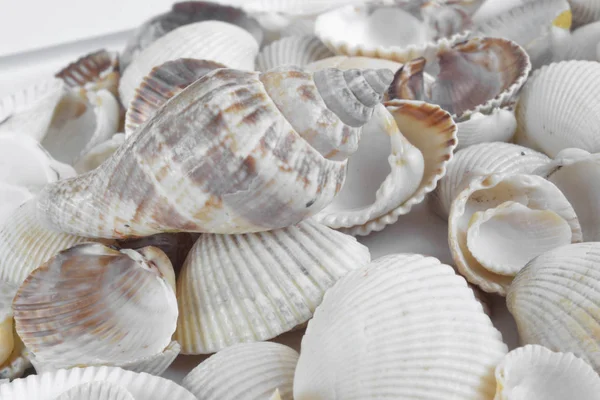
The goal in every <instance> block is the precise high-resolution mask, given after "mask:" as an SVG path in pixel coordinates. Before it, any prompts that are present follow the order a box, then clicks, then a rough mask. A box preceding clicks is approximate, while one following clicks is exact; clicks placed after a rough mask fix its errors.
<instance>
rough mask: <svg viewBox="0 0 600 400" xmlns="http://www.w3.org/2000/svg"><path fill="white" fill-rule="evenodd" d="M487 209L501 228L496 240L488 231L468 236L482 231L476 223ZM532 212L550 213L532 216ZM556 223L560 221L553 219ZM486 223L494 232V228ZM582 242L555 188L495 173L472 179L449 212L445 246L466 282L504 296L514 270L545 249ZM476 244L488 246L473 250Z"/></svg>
mask: <svg viewBox="0 0 600 400" xmlns="http://www.w3.org/2000/svg"><path fill="white" fill-rule="evenodd" d="M514 203H520V204H518V205H517V204H514ZM515 206H516V207H515ZM520 206H523V207H520ZM507 207H509V208H507ZM502 208H504V209H503V211H504V212H501V211H502V210H501V209H502ZM494 209H495V210H494ZM527 209H528V210H527ZM489 210H494V212H495V213H496V214H497V215H496V218H497V220H496V224H495V226H496V227H497V228H498V229H500V230H499V231H498V232H497V236H496V235H494V234H493V233H491V232H487V233H485V232H472V231H471V230H472V229H476V230H479V231H481V225H480V224H481V223H482V222H485V220H484V221H477V218H484V219H486V218H490V217H492V215H486V214H485V213H486V212H489ZM536 211H542V212H544V211H549V213H545V214H539V213H538V214H535V212H536ZM478 213H484V214H483V215H481V214H478ZM511 213H517V217H511V216H510V214H511ZM560 219H562V220H563V221H557V220H560ZM560 222H564V223H565V224H566V225H567V226H566V228H567V229H570V231H571V232H570V233H571V234H570V235H568V234H567V235H566V236H565V234H564V229H562V228H564V227H563V226H561V224H560ZM519 224H522V226H520V227H519ZM491 225H492V228H493V227H494V224H493V223H492V224H491ZM563 225H564V224H563ZM519 228H520V229H519ZM487 229H490V228H489V227H488V228H487ZM557 231H558V232H557ZM471 234H473V235H478V234H486V235H487V236H488V238H487V240H490V241H492V243H489V242H487V240H480V241H479V243H475V240H476V239H475V238H473V237H470V235H471ZM495 236H496V237H495ZM581 240H582V234H581V226H580V224H579V220H578V219H577V215H576V214H575V210H573V207H572V206H571V204H570V203H569V201H568V200H567V199H566V197H565V196H564V195H563V194H562V193H561V191H560V190H559V189H558V188H557V187H556V186H554V185H553V184H552V183H550V182H548V181H547V180H545V179H544V178H542V177H540V176H535V175H518V174H495V175H489V176H481V177H478V178H474V179H473V180H471V181H470V183H469V185H468V187H467V188H466V189H464V190H463V191H462V192H460V193H459V194H458V196H457V197H456V198H455V199H454V201H453V202H452V207H451V208H450V216H449V218H448V243H449V245H450V251H451V252H452V258H453V259H454V262H455V264H456V267H457V268H458V271H459V272H460V273H461V274H462V275H463V276H464V277H465V278H466V279H467V280H468V281H469V282H471V283H473V284H475V285H477V286H479V287H480V288H481V289H483V290H484V291H486V292H489V293H498V294H500V295H502V296H504V295H506V291H507V290H508V287H509V285H510V283H511V281H512V280H513V278H514V276H515V275H516V273H517V272H518V270H520V269H521V268H522V267H524V266H525V264H526V263H527V262H529V261H530V260H531V259H532V258H534V257H535V256H537V255H539V254H541V253H542V252H544V251H546V250H548V249H549V248H548V246H549V245H554V246H556V245H558V246H560V245H563V244H568V243H577V242H581ZM476 245H479V246H482V245H486V246H489V248H488V249H487V251H485V250H484V249H481V248H479V249H478V251H475V249H474V247H475V246H476ZM520 246H523V247H520ZM529 246H531V248H530V247H529ZM550 248H552V246H551V247H550ZM519 263H520V264H519ZM509 265H510V268H509V267H508V266H509ZM519 265H520V267H519Z"/></svg>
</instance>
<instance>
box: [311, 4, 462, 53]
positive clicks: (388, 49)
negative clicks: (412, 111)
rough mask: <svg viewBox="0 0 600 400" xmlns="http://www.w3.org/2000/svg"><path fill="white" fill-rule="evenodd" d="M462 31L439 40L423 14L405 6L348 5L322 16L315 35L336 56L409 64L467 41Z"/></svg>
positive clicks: (317, 22)
mask: <svg viewBox="0 0 600 400" xmlns="http://www.w3.org/2000/svg"><path fill="white" fill-rule="evenodd" d="M412 6H413V5H409V6H408V8H411V7H412ZM461 22H462V21H461ZM438 25H442V26H443V25H445V24H438ZM463 28H464V27H462V26H461V27H460V29H459V30H458V31H457V32H452V33H453V35H452V36H451V37H441V38H437V37H436V36H438V32H435V29H433V28H432V27H430V26H428V25H427V23H426V22H424V21H423V16H422V15H421V13H420V10H416V11H414V10H410V9H406V7H403V5H402V4H398V5H396V6H383V5H376V4H372V5H361V6H351V5H348V6H345V7H342V8H339V9H335V10H332V11H329V12H327V13H324V14H321V15H320V16H319V17H318V18H317V20H316V23H315V34H316V35H317V36H318V37H319V39H321V40H322V41H323V43H325V45H326V46H327V47H329V48H330V49H331V50H332V51H333V52H335V53H336V54H343V55H348V56H366V57H374V58H384V59H388V60H392V61H397V62H406V61H408V60H412V59H414V58H417V57H421V56H430V55H431V54H432V53H434V52H435V49H436V48H437V47H438V46H440V45H442V44H448V45H451V44H454V43H458V42H460V41H462V40H464V39H465V38H466V37H467V36H468V33H467V32H462V31H463V30H464V29H463Z"/></svg>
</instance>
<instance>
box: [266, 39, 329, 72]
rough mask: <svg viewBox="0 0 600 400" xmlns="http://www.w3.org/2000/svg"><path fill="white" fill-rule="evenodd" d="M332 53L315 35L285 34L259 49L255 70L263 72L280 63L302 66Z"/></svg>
mask: <svg viewBox="0 0 600 400" xmlns="http://www.w3.org/2000/svg"><path fill="white" fill-rule="evenodd" d="M333 55H334V54H333V53H332V52H331V50H329V49H328V48H327V46H325V45H324V44H323V42H321V40H319V38H318V37H316V36H312V35H309V36H287V37H284V38H282V39H279V40H278V41H276V42H273V43H271V44H270V45H268V46H266V47H264V48H263V49H262V50H261V51H260V53H259V54H258V57H257V58H256V70H257V71H263V72H264V71H267V70H269V69H272V68H275V67H279V66H281V65H297V66H300V67H303V66H305V65H308V64H310V63H312V62H314V61H318V60H322V59H324V58H327V57H332V56H333Z"/></svg>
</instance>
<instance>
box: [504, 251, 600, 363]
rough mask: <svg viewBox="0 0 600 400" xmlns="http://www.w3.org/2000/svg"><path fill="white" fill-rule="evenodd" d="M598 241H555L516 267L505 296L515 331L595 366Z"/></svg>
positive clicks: (599, 345) (599, 322) (598, 357)
mask: <svg viewBox="0 0 600 400" xmlns="http://www.w3.org/2000/svg"><path fill="white" fill-rule="evenodd" d="M599 266H600V243H598V242H590V243H579V244H572V245H568V246H563V247H559V248H557V249H555V250H552V251H549V252H547V253H544V254H542V255H541V256H539V257H537V258H535V259H534V260H532V261H531V262H530V263H529V264H528V265H527V266H526V267H525V268H524V269H522V270H521V272H519V274H518V275H517V277H516V278H515V280H514V281H513V283H512V285H511V286H510V289H509V291H508V296H507V299H506V300H507V305H508V310H509V311H510V312H511V314H512V315H513V317H514V318H515V321H516V322H517V328H518V329H519V337H520V338H521V342H522V343H524V344H539V345H541V346H544V347H547V348H549V349H552V350H554V351H561V352H572V353H573V354H575V355H576V356H578V357H581V358H582V359H583V360H584V361H586V362H587V363H588V364H590V365H591V366H592V368H594V370H595V371H596V372H599V371H600V351H598V349H600V335H599V333H598V326H600V317H599V315H598V312H597V310H598V309H599V308H600V268H599Z"/></svg>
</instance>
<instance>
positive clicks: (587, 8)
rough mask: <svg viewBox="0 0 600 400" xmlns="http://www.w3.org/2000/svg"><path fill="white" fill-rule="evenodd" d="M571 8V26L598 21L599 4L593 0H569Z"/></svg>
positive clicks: (599, 15)
mask: <svg viewBox="0 0 600 400" xmlns="http://www.w3.org/2000/svg"><path fill="white" fill-rule="evenodd" d="M569 4H570V5H571V10H573V27H575V28H576V27H579V26H582V25H585V24H589V23H592V22H595V21H600V4H598V2H597V1H595V0H569Z"/></svg>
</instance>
